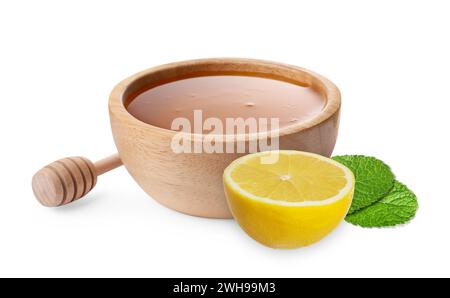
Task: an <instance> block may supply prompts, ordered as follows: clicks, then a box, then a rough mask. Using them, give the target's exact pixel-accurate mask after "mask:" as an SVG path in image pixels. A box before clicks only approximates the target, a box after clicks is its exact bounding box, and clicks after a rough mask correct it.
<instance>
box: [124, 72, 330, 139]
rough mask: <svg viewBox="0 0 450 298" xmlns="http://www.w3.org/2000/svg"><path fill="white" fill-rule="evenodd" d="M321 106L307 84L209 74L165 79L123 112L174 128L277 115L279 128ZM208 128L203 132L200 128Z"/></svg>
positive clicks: (319, 97)
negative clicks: (198, 117) (182, 121)
mask: <svg viewBox="0 0 450 298" xmlns="http://www.w3.org/2000/svg"><path fill="white" fill-rule="evenodd" d="M324 106H325V99H324V97H323V96H322V94H321V93H320V92H319V91H317V90H315V89H313V88H312V87H309V86H302V85H299V84H295V83H293V82H288V81H283V80H279V79H273V78H268V77H258V76H248V75H210V76H198V77H189V78H184V79H178V80H175V81H171V82H166V83H163V84H160V85H157V86H152V87H150V88H149V89H147V90H145V91H143V92H141V93H139V94H137V96H135V97H134V98H131V99H130V100H129V101H128V104H127V110H128V111H129V112H130V113H131V114H132V115H133V116H134V117H135V118H137V119H139V120H141V121H142V122H145V123H148V124H151V125H153V126H157V127H161V128H165V129H172V128H173V127H172V121H173V120H174V119H176V118H186V119H188V120H189V121H190V123H194V110H201V112H202V118H203V119H207V118H211V117H214V118H218V119H220V120H221V121H222V123H225V121H226V119H227V118H232V119H236V118H243V119H248V118H256V119H260V118H266V119H271V118H277V119H278V125H279V127H280V128H283V127H286V126H289V125H293V124H296V123H299V122H303V121H307V120H309V119H311V118H313V117H314V116H316V115H317V114H319V113H320V112H321V111H322V109H323V108H324ZM204 132H206V131H204Z"/></svg>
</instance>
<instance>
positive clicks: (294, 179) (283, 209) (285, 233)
mask: <svg viewBox="0 0 450 298" xmlns="http://www.w3.org/2000/svg"><path fill="white" fill-rule="evenodd" d="M223 180H224V187H225V193H226V196H227V200H228V205H229V207H230V210H231V212H232V214H233V216H234V218H235V219H236V221H237V222H238V223H239V225H240V226H241V227H242V229H243V230H244V231H245V232H246V233H247V234H248V235H249V236H251V237H252V238H253V239H255V240H256V241H258V242H260V243H262V244H264V245H267V246H269V247H273V248H296V247H302V246H307V245H310V244H312V243H315V242H317V241H319V240H321V239H322V238H324V237H325V236H326V235H328V234H329V233H330V232H331V231H333V229H334V228H336V227H337V226H338V225H339V223H340V222H341V221H342V220H343V219H344V217H345V216H346V214H347V212H348V210H349V208H350V205H351V202H352V198H353V191H354V186H355V178H354V176H353V173H352V172H351V171H350V170H349V169H348V168H347V167H345V166H344V165H342V164H340V163H338V162H336V161H334V160H332V159H329V158H326V157H323V156H321V155H318V154H313V153H307V152H301V151H291V150H280V151H266V152H260V153H255V154H249V155H246V156H243V157H241V158H238V159H236V160H235V161H233V162H232V163H231V164H230V165H229V166H228V167H227V168H226V169H225V171H224V175H223Z"/></svg>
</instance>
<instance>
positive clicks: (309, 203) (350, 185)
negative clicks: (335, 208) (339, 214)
mask: <svg viewBox="0 0 450 298" xmlns="http://www.w3.org/2000/svg"><path fill="white" fill-rule="evenodd" d="M268 152H270V151H263V152H258V153H253V154H248V155H245V156H243V157H240V158H238V159H236V160H234V161H233V162H232V163H230V164H229V165H228V167H227V168H226V169H225V171H224V173H223V177H224V180H225V181H226V182H227V183H228V184H229V185H230V186H231V188H232V189H235V190H237V191H238V192H239V193H242V194H243V195H244V196H245V197H247V198H250V199H252V200H255V201H260V202H264V203H268V204H273V205H278V206H298V207H300V206H304V207H306V206H326V205H330V204H333V203H335V202H338V201H340V200H342V199H343V198H345V196H346V195H348V194H349V193H350V191H353V189H352V188H353V186H354V183H353V181H355V177H354V175H353V172H352V171H351V170H350V169H349V168H347V167H346V166H344V165H342V164H340V163H338V162H337V161H335V160H332V159H330V158H327V157H324V156H322V155H319V154H315V153H311V152H304V151H296V150H278V151H277V152H279V153H281V154H288V155H294V154H299V153H300V154H303V155H308V156H311V157H314V158H317V159H319V160H322V161H325V162H328V163H331V164H333V165H335V166H337V167H339V168H340V169H342V170H343V171H344V173H345V178H346V180H347V183H346V184H345V186H344V187H343V188H342V189H341V190H340V191H339V193H337V194H336V195H335V196H333V197H331V198H328V199H325V200H322V201H301V202H290V201H283V200H273V199H270V198H265V197H260V196H256V195H254V194H252V193H249V192H248V191H246V190H244V189H242V188H241V187H240V186H239V185H238V184H237V183H236V182H234V180H233V179H232V178H231V172H232V170H233V168H234V166H235V165H237V164H240V163H244V162H245V161H246V160H249V159H251V158H255V157H258V156H262V155H265V154H267V153H268ZM272 152H273V151H272Z"/></svg>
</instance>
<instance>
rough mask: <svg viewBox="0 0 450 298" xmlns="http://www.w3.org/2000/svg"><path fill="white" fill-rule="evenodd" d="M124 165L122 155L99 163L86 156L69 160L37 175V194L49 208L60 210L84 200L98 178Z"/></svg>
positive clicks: (43, 169)
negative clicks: (61, 207) (59, 207)
mask: <svg viewBox="0 0 450 298" xmlns="http://www.w3.org/2000/svg"><path fill="white" fill-rule="evenodd" d="M121 165H122V161H121V160H120V157H119V155H118V154H114V155H111V156H109V157H107V158H105V159H102V160H100V161H98V162H96V163H93V162H91V161H90V160H89V159H87V158H84V157H79V156H75V157H66V158H63V159H60V160H57V161H55V162H52V163H51V164H49V165H47V166H45V167H43V168H42V169H40V170H39V171H37V172H36V174H34V176H33V180H32V186H33V192H34V195H35V196H36V198H37V200H38V201H39V202H40V203H41V204H42V205H44V206H47V207H58V206H62V205H66V204H69V203H71V202H73V201H76V200H78V199H80V198H82V197H84V196H85V195H86V194H87V193H88V192H90V191H91V190H92V188H94V186H95V184H96V183H97V177H98V176H100V175H102V174H104V173H106V172H108V171H111V170H113V169H115V168H117V167H119V166H121Z"/></svg>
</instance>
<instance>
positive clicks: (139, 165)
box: [109, 58, 341, 218]
mask: <svg viewBox="0 0 450 298" xmlns="http://www.w3.org/2000/svg"><path fill="white" fill-rule="evenodd" d="M214 72H216V73H224V72H230V73H249V74H259V75H264V76H271V77H278V78H284V79H288V80H291V81H295V82H298V83H301V84H307V85H311V86H313V87H314V88H317V90H320V91H321V92H322V94H323V95H324V96H325V98H326V101H327V102H326V105H325V108H324V109H323V111H322V112H321V113H320V114H319V115H318V116H316V117H315V118H313V119H311V120H309V121H306V122H303V123H299V124H296V125H293V126H289V127H286V128H282V129H280V131H279V135H280V137H279V142H280V149H292V150H301V151H309V152H314V153H318V154H321V155H324V156H330V155H331V153H332V151H333V148H334V145H335V142H336V138H337V132H338V127H339V110H340V105H341V100H340V93H339V90H338V89H337V87H336V86H335V85H334V84H333V83H331V82H330V81H328V80H327V79H325V78H324V77H322V76H320V75H318V74H315V73H313V72H311V71H309V70H306V69H303V68H299V67H295V66H291V65H285V64H279V63H274V62H268V61H261V60H253V59H235V58H217V59H202V60H192V61H185V62H178V63H172V64H167V65H162V66H159V67H155V68H151V69H148V70H146V71H143V72H140V73H138V74H136V75H134V76H132V77H130V78H128V79H126V80H124V81H122V82H121V83H119V84H118V85H117V86H116V87H115V88H114V89H113V91H112V93H111V96H110V100H109V112H110V119H111V128H112V132H113V136H114V141H115V143H116V146H117V149H118V151H119V155H120V158H121V160H122V162H123V164H124V165H125V167H126V168H127V170H128V171H129V173H130V174H131V176H132V177H133V178H134V179H135V180H136V181H137V183H138V184H139V185H140V186H141V187H142V188H143V189H144V190H145V191H146V192H147V193H148V194H149V195H150V196H151V197H152V198H154V199H155V200H157V201H158V202H160V203H161V204H163V205H165V206H167V207H169V208H171V209H174V210H177V211H180V212H183V213H186V214H190V215H195V216H202V217H211V218H231V213H230V211H229V209H228V206H227V202H226V198H225V194H224V191H223V185H222V174H223V170H224V169H225V168H226V167H227V166H228V164H230V163H231V162H232V161H233V160H234V159H236V158H238V157H240V156H242V154H237V153H236V154H233V153H212V154H207V153H190V154H186V153H183V154H177V153H174V152H173V151H172V149H171V140H172V137H173V136H174V135H175V134H176V133H177V132H176V131H171V130H166V129H162V128H159V127H155V126H152V125H149V124H146V123H143V122H141V121H139V120H138V119H136V118H134V117H133V116H132V115H131V114H130V113H128V111H127V110H126V108H125V102H126V100H127V99H129V98H130V96H132V95H133V94H136V93H139V92H140V91H142V90H144V88H145V87H146V86H149V85H152V84H155V83H158V82H163V81H167V80H173V79H176V78H177V77H185V76H187V75H205V74H211V73H214ZM192 138H193V142H202V139H201V137H198V136H195V135H192ZM250 139H251V137H249V138H247V140H250ZM224 142H234V140H230V139H227V140H225V141H224Z"/></svg>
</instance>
